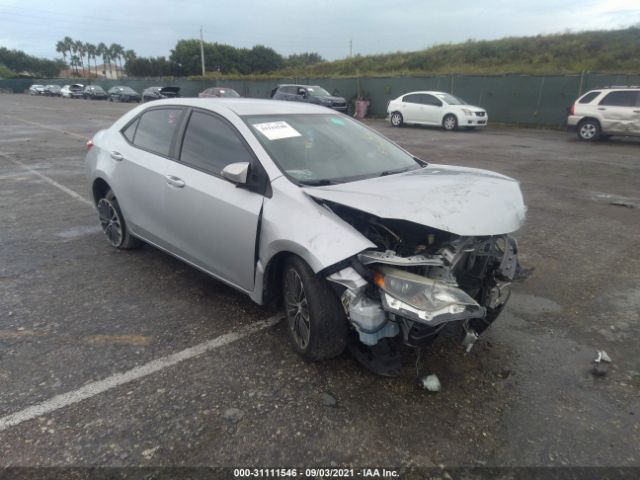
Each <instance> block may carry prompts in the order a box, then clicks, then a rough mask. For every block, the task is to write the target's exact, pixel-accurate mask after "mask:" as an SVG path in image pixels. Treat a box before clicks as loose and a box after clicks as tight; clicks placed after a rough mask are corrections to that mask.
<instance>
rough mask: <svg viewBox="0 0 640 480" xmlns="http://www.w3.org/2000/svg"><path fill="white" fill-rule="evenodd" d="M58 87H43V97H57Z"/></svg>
mask: <svg viewBox="0 0 640 480" xmlns="http://www.w3.org/2000/svg"><path fill="white" fill-rule="evenodd" d="M60 90H61V88H60V85H47V86H45V87H44V95H45V96H47V97H59V96H60Z"/></svg>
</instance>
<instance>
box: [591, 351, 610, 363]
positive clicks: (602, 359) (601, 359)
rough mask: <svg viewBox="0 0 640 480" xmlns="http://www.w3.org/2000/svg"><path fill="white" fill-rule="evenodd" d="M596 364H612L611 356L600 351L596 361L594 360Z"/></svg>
mask: <svg viewBox="0 0 640 480" xmlns="http://www.w3.org/2000/svg"><path fill="white" fill-rule="evenodd" d="M594 362H596V363H600V362H607V363H611V357H609V355H607V352H605V351H604V350H598V351H597V356H596V359H595V360H594Z"/></svg>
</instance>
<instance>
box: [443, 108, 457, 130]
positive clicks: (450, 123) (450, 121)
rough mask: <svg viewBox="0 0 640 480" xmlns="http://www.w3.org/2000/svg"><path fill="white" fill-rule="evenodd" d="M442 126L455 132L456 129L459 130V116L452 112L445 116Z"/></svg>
mask: <svg viewBox="0 0 640 480" xmlns="http://www.w3.org/2000/svg"><path fill="white" fill-rule="evenodd" d="M442 128H444V129H445V130H446V131H448V132H453V131H454V130H457V129H458V118H457V117H456V116H455V115H454V114H452V113H449V114H447V115H445V116H444V118H443V119H442Z"/></svg>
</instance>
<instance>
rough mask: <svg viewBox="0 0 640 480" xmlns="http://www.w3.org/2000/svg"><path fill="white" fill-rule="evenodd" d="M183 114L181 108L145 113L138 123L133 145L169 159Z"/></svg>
mask: <svg viewBox="0 0 640 480" xmlns="http://www.w3.org/2000/svg"><path fill="white" fill-rule="evenodd" d="M182 114H183V110H182V109H181V108H158V109H153V110H149V111H147V112H145V113H143V114H142V115H141V116H140V120H139V121H138V128H137V130H136V133H135V137H134V139H133V144H134V145H135V146H137V147H140V148H143V149H145V150H149V151H150V152H153V153H157V154H158V155H162V156H165V157H168V156H169V153H170V152H171V144H172V143H173V138H174V136H175V134H176V132H177V130H178V128H179V126H180V120H181V119H182Z"/></svg>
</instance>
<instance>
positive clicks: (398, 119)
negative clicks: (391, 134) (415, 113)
mask: <svg viewBox="0 0 640 480" xmlns="http://www.w3.org/2000/svg"><path fill="white" fill-rule="evenodd" d="M390 120H391V125H393V126H394V127H401V126H402V125H403V124H404V119H403V118H402V114H401V113H400V112H393V113H392V114H391V118H390Z"/></svg>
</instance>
